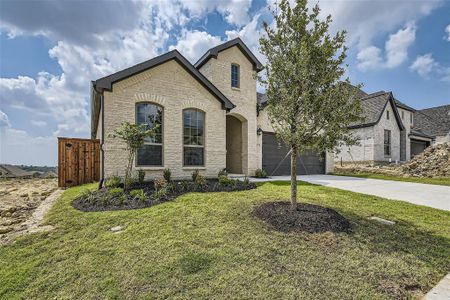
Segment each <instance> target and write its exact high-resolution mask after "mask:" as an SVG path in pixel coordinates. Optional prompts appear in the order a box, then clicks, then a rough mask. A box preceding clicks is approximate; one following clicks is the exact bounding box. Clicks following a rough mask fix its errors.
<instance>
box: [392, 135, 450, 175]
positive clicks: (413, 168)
mask: <svg viewBox="0 0 450 300" xmlns="http://www.w3.org/2000/svg"><path fill="white" fill-rule="evenodd" d="M400 170H401V172H402V173H404V174H406V175H409V176H417V177H446V176H450V143H445V144H439V145H436V146H433V147H428V148H427V149H425V151H424V152H422V153H421V154H419V155H417V156H415V157H414V158H413V159H411V160H410V161H409V162H407V163H405V164H403V165H402V166H401V167H400Z"/></svg>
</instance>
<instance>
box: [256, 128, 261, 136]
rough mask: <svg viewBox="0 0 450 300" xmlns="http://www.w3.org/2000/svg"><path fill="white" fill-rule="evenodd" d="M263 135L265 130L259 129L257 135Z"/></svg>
mask: <svg viewBox="0 0 450 300" xmlns="http://www.w3.org/2000/svg"><path fill="white" fill-rule="evenodd" d="M262 133H263V130H262V129H261V127H258V129H257V130H256V134H257V135H261V134H262Z"/></svg>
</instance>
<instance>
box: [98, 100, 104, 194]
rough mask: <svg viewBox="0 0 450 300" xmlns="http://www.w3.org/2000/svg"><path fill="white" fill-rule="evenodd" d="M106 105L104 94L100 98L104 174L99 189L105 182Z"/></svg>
mask: <svg viewBox="0 0 450 300" xmlns="http://www.w3.org/2000/svg"><path fill="white" fill-rule="evenodd" d="M104 105H105V100H104V96H103V93H102V94H101V96H100V111H101V114H102V138H101V141H100V151H101V153H102V172H101V173H102V174H101V178H100V183H99V188H102V187H103V182H104V181H105V151H104V150H103V146H104V143H105V109H104Z"/></svg>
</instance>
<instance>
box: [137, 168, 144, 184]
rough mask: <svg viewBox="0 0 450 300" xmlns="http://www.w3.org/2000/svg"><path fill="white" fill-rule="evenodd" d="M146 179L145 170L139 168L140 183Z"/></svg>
mask: <svg viewBox="0 0 450 300" xmlns="http://www.w3.org/2000/svg"><path fill="white" fill-rule="evenodd" d="M144 179H145V171H144V170H138V182H139V184H143V183H144Z"/></svg>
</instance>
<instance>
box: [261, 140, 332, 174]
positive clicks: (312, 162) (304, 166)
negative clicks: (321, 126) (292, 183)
mask: <svg viewBox="0 0 450 300" xmlns="http://www.w3.org/2000/svg"><path fill="white" fill-rule="evenodd" d="M288 152H289V149H288V148H287V147H286V146H285V145H284V143H283V142H281V141H280V142H279V141H278V140H277V138H276V136H275V134H273V133H266V132H265V133H263V145H262V155H263V159H262V167H263V169H264V170H266V172H267V174H269V175H290V174H291V157H290V155H289V156H288V157H286V159H285V160H284V161H283V162H282V163H281V164H280V166H279V167H278V168H277V166H278V164H279V163H280V162H281V161H282V160H283V158H284V157H285V156H286V154H287V153H288ZM275 169H276V170H275ZM274 170H275V172H274ZM324 173H325V159H324V155H323V154H322V155H321V154H318V153H314V152H311V151H309V152H306V153H303V154H301V155H300V156H299V157H298V158H297V174H298V175H311V174H324Z"/></svg>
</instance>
